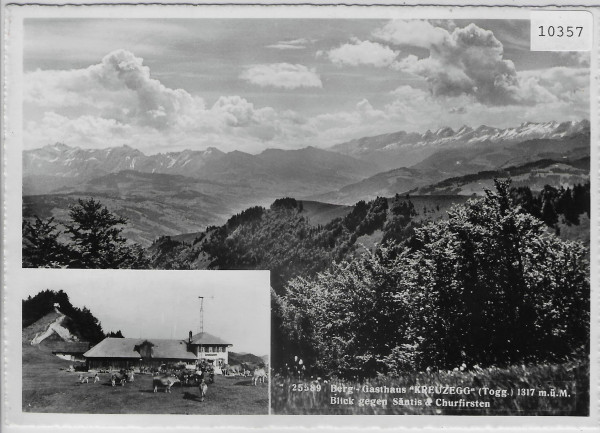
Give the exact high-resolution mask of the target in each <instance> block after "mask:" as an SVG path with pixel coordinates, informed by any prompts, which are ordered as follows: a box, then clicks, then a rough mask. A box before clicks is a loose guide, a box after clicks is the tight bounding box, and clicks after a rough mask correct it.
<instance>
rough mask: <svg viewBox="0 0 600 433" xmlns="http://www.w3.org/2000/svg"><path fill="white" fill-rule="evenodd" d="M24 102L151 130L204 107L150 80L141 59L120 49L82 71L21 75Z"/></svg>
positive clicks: (186, 96)
mask: <svg viewBox="0 0 600 433" xmlns="http://www.w3.org/2000/svg"><path fill="white" fill-rule="evenodd" d="M24 101H25V102H26V103H32V104H36V105H37V106H39V107H51V108H53V109H55V110H56V109H69V108H71V109H77V110H79V111H82V110H83V111H85V112H87V113H89V114H93V115H96V116H99V117H103V118H112V119H115V120H117V121H119V122H122V123H135V124H139V125H143V126H150V127H156V128H161V127H167V126H169V125H173V124H176V123H178V122H180V121H182V119H185V118H186V117H196V116H198V114H199V111H201V110H203V109H204V102H203V101H202V99H200V98H194V97H193V96H192V95H190V94H189V93H188V92H186V91H185V90H182V89H170V88H167V87H165V86H164V85H163V84H161V83H160V82H159V81H158V80H155V79H153V78H151V77H150V70H149V69H148V67H147V66H144V65H143V59H141V58H139V57H135V56H134V55H133V54H132V53H130V52H128V51H125V50H117V51H113V52H111V53H109V54H108V55H106V56H105V57H104V58H103V59H102V61H101V63H99V64H96V65H92V66H90V67H88V68H85V69H76V70H68V71H42V70H37V71H34V72H31V73H28V74H26V80H25V89H24Z"/></svg>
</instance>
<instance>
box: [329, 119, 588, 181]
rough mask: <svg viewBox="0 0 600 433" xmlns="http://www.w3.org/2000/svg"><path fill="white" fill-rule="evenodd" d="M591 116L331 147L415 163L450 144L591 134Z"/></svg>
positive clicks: (386, 164) (384, 162)
mask: <svg viewBox="0 0 600 433" xmlns="http://www.w3.org/2000/svg"><path fill="white" fill-rule="evenodd" d="M589 131H590V122H589V121H588V120H585V119H584V120H581V121H566V122H555V121H552V122H544V123H534V122H525V123H522V124H521V125H519V126H516V127H511V128H504V129H503V128H494V127H491V126H486V125H481V126H479V127H478V128H471V127H469V126H462V127H461V128H459V129H457V130H456V131H455V130H453V129H452V128H449V127H444V128H440V129H438V130H436V131H430V130H428V131H426V132H424V133H417V132H405V131H400V132H394V133H391V134H382V135H377V136H374V137H363V138H360V139H357V140H351V141H348V142H345V143H340V144H336V145H334V146H332V147H331V148H330V150H333V151H335V152H339V153H342V154H345V155H350V156H353V157H355V158H358V159H362V160H365V161H369V162H373V163H376V164H378V165H379V166H380V167H381V168H382V169H384V170H389V169H393V168H398V167H409V166H412V165H414V164H416V163H418V162H420V161H421V160H423V159H425V158H426V157H428V156H430V155H432V154H433V153H435V152H436V151H437V150H440V149H443V148H450V147H470V146H476V145H479V144H484V143H490V144H494V143H501V144H512V143H518V142H522V141H528V140H539V139H550V140H557V139H562V138H565V137H571V136H574V135H577V134H589Z"/></svg>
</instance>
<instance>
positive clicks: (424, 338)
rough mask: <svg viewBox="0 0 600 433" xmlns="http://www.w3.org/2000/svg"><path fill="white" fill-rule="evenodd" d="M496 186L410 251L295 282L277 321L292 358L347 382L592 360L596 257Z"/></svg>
mask: <svg viewBox="0 0 600 433" xmlns="http://www.w3.org/2000/svg"><path fill="white" fill-rule="evenodd" d="M496 187H497V191H496V192H490V191H488V192H487V195H486V197H484V198H482V199H478V200H472V201H469V202H468V203H467V204H466V205H464V206H455V207H454V208H452V209H451V210H450V211H449V212H448V219H447V220H439V221H435V222H430V223H428V224H426V225H424V226H423V227H421V228H418V229H416V230H415V236H414V240H412V241H411V242H408V243H406V244H405V246H404V247H398V245H397V244H396V243H392V244H390V245H389V246H380V247H379V248H378V249H377V250H376V251H375V252H374V253H368V254H365V255H363V256H362V257H361V258H358V259H356V258H355V259H354V260H352V261H349V262H342V263H339V264H336V265H334V266H333V267H331V268H330V269H329V270H328V271H326V272H324V273H321V274H319V275H317V276H316V277H314V278H303V277H298V278H295V279H292V280H291V281H290V282H289V283H288V285H287V286H286V290H285V292H284V293H283V294H282V295H280V296H279V297H278V300H277V310H276V311H278V312H279V314H281V317H280V318H278V319H277V320H278V321H279V322H278V323H281V327H282V328H283V329H282V330H281V331H280V332H281V334H282V335H284V336H285V338H284V340H287V342H286V341H284V343H285V344H287V347H288V348H289V350H290V352H288V355H290V354H292V355H298V356H302V357H303V359H305V362H306V363H307V364H308V365H311V366H312V367H313V368H315V370H317V371H318V372H319V373H325V374H338V375H342V376H345V377H365V376H374V375H376V374H378V373H381V374H399V373H400V372H402V371H407V370H419V369H424V368H426V367H430V366H431V367H437V368H444V369H448V368H455V367H458V366H461V365H463V364H464V365H466V366H473V365H480V366H488V365H509V364H514V363H521V362H556V361H562V360H565V359H568V358H569V357H583V358H585V356H587V354H588V353H589V306H590V304H589V288H590V287H589V250H587V248H586V247H585V246H583V245H582V244H580V243H577V242H568V241H563V240H561V239H559V238H558V237H556V236H554V235H552V234H550V233H548V231H547V230H546V229H545V226H544V223H543V222H542V221H540V220H538V219H536V218H535V217H533V216H532V215H530V214H528V213H527V212H525V211H524V209H523V208H522V207H520V206H517V205H516V204H515V203H514V201H513V199H512V198H511V195H510V193H509V184H508V183H507V182H497V184H496ZM547 194H549V193H547ZM548 200H550V199H548ZM393 208H394V212H396V213H397V214H396V216H398V215H399V216H403V215H409V214H410V213H411V210H410V205H406V204H400V203H396V204H395V205H394V206H393ZM391 247H393V249H394V250H395V251H394V250H393V249H392V248H391ZM283 361H284V362H285V360H283Z"/></svg>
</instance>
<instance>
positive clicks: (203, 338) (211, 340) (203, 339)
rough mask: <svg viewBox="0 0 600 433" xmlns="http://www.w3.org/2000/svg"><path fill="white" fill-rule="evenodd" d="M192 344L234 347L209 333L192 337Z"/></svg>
mask: <svg viewBox="0 0 600 433" xmlns="http://www.w3.org/2000/svg"><path fill="white" fill-rule="evenodd" d="M191 343H192V344H207V345H209V344H213V345H217V346H218V345H224V346H232V344H231V343H227V342H226V341H224V340H221V339H220V338H219V337H215V336H214V335H212V334H209V333H208V332H199V333H198V334H196V335H192V341H191Z"/></svg>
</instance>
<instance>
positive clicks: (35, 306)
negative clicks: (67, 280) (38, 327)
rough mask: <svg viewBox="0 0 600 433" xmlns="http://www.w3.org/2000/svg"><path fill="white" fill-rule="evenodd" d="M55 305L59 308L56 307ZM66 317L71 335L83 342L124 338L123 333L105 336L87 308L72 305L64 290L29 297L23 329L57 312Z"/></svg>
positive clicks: (43, 291)
mask: <svg viewBox="0 0 600 433" xmlns="http://www.w3.org/2000/svg"><path fill="white" fill-rule="evenodd" d="M55 304H57V305H58V307H55ZM56 308H58V311H60V313H62V314H64V315H65V316H66V320H65V321H64V322H63V323H64V325H65V326H66V327H67V329H68V330H69V331H70V332H71V334H73V335H75V336H77V337H78V338H79V339H80V340H81V341H86V342H89V343H91V344H92V345H93V344H96V343H99V342H100V341H102V340H103V339H104V338H105V337H107V336H112V337H123V335H122V334H121V331H116V332H109V333H108V334H105V333H104V331H103V330H102V325H101V324H100V322H99V321H98V319H97V318H96V317H94V315H93V314H92V312H91V311H90V310H89V309H87V308H86V307H82V308H78V307H75V306H73V305H72V304H71V301H69V296H68V295H67V294H66V293H65V292H63V291H62V290H59V291H54V290H42V291H41V292H39V293H38V294H37V295H35V296H33V297H32V296H28V297H27V299H24V300H23V303H22V312H23V316H22V326H23V329H25V328H26V327H28V326H29V325H31V324H33V323H34V322H36V321H37V320H39V319H41V318H42V317H44V316H46V315H47V314H50V313H52V312H54V311H55V309H56Z"/></svg>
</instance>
